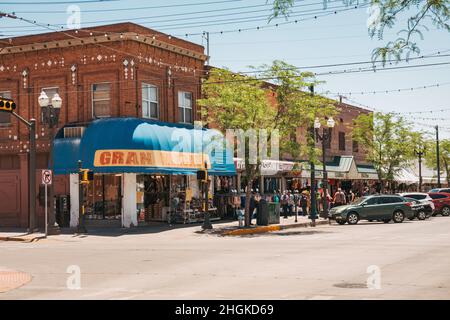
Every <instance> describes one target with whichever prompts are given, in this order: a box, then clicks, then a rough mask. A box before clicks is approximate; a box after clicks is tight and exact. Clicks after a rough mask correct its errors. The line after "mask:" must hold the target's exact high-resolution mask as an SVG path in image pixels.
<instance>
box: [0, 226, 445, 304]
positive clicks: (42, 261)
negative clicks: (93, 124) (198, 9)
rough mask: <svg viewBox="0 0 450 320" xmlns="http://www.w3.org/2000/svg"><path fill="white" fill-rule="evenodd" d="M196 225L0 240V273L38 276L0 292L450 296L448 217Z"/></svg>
mask: <svg viewBox="0 0 450 320" xmlns="http://www.w3.org/2000/svg"><path fill="white" fill-rule="evenodd" d="M198 230H199V227H192V228H182V229H176V230H171V231H165V232H155V233H146V234H127V235H122V236H117V235H114V234H111V235H103V236H102V235H98V236H92V235H90V236H87V237H75V236H69V235H64V236H58V237H53V238H50V239H49V240H43V241H39V242H37V243H14V242H0V275H1V270H9V272H10V274H11V272H12V273H14V272H16V271H17V272H20V273H19V274H21V275H22V277H19V279H24V278H26V277H24V276H23V275H24V274H29V275H31V276H32V279H31V281H29V280H28V281H24V282H23V283H21V284H19V283H17V285H16V286H15V287H18V288H16V289H12V288H14V286H13V285H11V283H9V284H8V285H9V287H8V286H6V287H5V286H4V289H3V290H2V289H1V288H2V287H1V284H0V292H2V291H3V293H0V299H54V298H58V299H74V298H76V299H450V218H444V217H436V218H432V219H431V220H427V221H423V222H419V221H415V222H410V221H408V222H404V223H403V224H393V223H391V224H388V225H385V224H383V223H381V224H380V223H360V224H358V225H357V226H348V225H346V226H338V225H331V226H323V227H317V228H315V229H313V228H307V229H294V230H292V231H290V232H279V233H272V234H265V235H258V236H246V237H226V238H224V237H217V236H213V235H204V234H198V233H196V232H195V231H198ZM71 266H72V267H71ZM74 266H75V267H74ZM68 268H69V269H68ZM78 268H79V269H78ZM78 270H80V274H81V277H80V283H79V284H80V286H81V288H79V289H76V288H77V285H78V282H77V279H78V278H77V277H76V273H77V271H78ZM68 271H70V272H74V273H71V274H69V273H67V272H68ZM368 271H369V273H368ZM74 275H75V276H74ZM378 275H379V276H378ZM0 279H1V277H0ZM368 280H369V287H368ZM10 282H11V281H10ZM67 283H69V287H70V288H71V289H69V288H68V286H67ZM20 286H21V287H20Z"/></svg>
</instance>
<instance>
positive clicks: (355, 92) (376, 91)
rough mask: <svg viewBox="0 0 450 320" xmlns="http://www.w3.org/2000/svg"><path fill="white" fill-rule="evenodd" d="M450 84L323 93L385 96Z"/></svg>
mask: <svg viewBox="0 0 450 320" xmlns="http://www.w3.org/2000/svg"><path fill="white" fill-rule="evenodd" d="M449 84H450V82H443V83H436V84H431V85H425V86H418V87H410V88H400V89H388V90H374V91H353V92H337V93H336V92H325V93H328V94H333V95H338V96H339V95H350V96H351V95H367V94H369V95H372V94H380V93H383V94H386V93H396V92H404V91H415V90H423V89H429V88H439V87H444V86H447V85H449Z"/></svg>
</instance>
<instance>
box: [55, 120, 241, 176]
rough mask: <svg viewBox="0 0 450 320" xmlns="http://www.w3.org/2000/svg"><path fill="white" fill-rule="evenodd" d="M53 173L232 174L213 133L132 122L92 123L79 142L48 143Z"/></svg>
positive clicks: (226, 153) (227, 151) (221, 143)
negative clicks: (204, 169) (204, 171)
mask: <svg viewBox="0 0 450 320" xmlns="http://www.w3.org/2000/svg"><path fill="white" fill-rule="evenodd" d="M53 147H54V149H53V150H54V151H53V161H54V169H55V174H57V175H61V174H68V173H75V172H78V160H81V161H82V167H83V168H84V169H90V170H92V171H94V172H95V173H159V174H195V173H196V172H197V171H198V170H199V169H200V168H204V167H205V162H206V164H207V166H208V169H209V170H208V172H209V174H211V175H221V176H230V175H235V174H236V169H235V166H234V162H233V153H232V150H230V149H229V148H227V145H226V143H225V139H224V137H223V135H222V134H221V133H220V132H219V131H217V130H209V129H196V128H194V127H193V126H190V125H182V124H173V123H165V122H159V121H152V120H145V119H138V118H108V119H100V120H95V121H93V122H92V123H91V124H90V125H89V126H88V127H87V128H86V130H85V131H84V134H83V137H82V138H64V137H63V135H62V134H61V133H60V134H58V135H57V138H56V139H55V141H54V145H53Z"/></svg>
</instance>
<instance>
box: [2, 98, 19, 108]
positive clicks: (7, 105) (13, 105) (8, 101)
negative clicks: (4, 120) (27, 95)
mask: <svg viewBox="0 0 450 320" xmlns="http://www.w3.org/2000/svg"><path fill="white" fill-rule="evenodd" d="M14 110H16V103H15V102H14V101H13V100H11V99H4V98H1V97H0V111H6V112H13V111H14Z"/></svg>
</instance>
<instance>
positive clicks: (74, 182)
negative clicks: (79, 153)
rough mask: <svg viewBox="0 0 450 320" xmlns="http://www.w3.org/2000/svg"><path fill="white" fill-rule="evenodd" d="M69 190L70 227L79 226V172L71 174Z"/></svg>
mask: <svg viewBox="0 0 450 320" xmlns="http://www.w3.org/2000/svg"><path fill="white" fill-rule="evenodd" d="M69 184H70V186H69V190H70V227H71V228H77V227H78V216H79V209H80V208H79V194H78V191H79V190H78V185H79V176H78V174H71V175H70V181H69Z"/></svg>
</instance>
